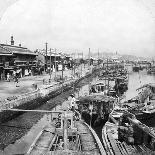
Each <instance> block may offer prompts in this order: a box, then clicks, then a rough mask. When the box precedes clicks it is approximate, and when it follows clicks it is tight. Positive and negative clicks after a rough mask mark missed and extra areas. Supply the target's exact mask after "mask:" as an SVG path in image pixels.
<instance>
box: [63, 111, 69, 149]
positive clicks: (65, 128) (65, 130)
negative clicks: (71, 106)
mask: <svg viewBox="0 0 155 155" xmlns="http://www.w3.org/2000/svg"><path fill="white" fill-rule="evenodd" d="M63 129H64V133H63V134H64V136H63V138H64V150H67V149H68V134H67V130H68V126H67V117H66V112H65V113H64V125H63Z"/></svg>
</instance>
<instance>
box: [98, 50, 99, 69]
mask: <svg viewBox="0 0 155 155" xmlns="http://www.w3.org/2000/svg"><path fill="white" fill-rule="evenodd" d="M98 67H99V49H98Z"/></svg>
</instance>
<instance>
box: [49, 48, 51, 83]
mask: <svg viewBox="0 0 155 155" xmlns="http://www.w3.org/2000/svg"><path fill="white" fill-rule="evenodd" d="M49 82H51V48H50V81H49Z"/></svg>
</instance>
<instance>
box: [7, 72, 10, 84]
mask: <svg viewBox="0 0 155 155" xmlns="http://www.w3.org/2000/svg"><path fill="white" fill-rule="evenodd" d="M7 81H8V82H10V74H9V73H7Z"/></svg>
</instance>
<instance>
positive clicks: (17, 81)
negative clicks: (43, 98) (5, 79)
mask: <svg viewBox="0 0 155 155" xmlns="http://www.w3.org/2000/svg"><path fill="white" fill-rule="evenodd" d="M15 83H16V87H19V85H18V83H19V80H18V77H17V76H15Z"/></svg>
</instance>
